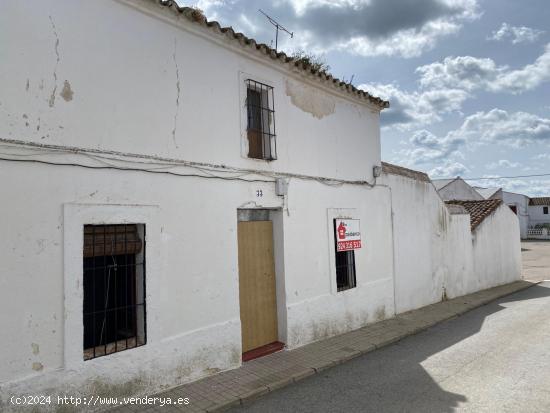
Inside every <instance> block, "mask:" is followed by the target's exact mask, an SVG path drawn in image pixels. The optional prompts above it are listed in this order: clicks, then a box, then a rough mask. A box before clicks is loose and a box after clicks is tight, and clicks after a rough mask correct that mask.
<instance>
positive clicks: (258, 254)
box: [237, 221, 278, 353]
mask: <svg viewBox="0 0 550 413" xmlns="http://www.w3.org/2000/svg"><path fill="white" fill-rule="evenodd" d="M237 232H238V241H239V293H240V306H241V335H242V342H243V353H245V352H247V351H250V350H253V349H256V348H258V347H261V346H264V345H266V344H270V343H273V342H275V341H277V340H278V331H277V295H276V291H275V262H274V258H273V224H272V222H271V221H246V222H239V223H238V228H237Z"/></svg>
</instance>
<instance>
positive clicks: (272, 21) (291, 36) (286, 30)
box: [258, 9, 294, 51]
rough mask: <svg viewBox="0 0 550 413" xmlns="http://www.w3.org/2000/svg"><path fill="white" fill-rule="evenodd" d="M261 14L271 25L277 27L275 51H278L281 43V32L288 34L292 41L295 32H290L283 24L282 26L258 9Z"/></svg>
mask: <svg viewBox="0 0 550 413" xmlns="http://www.w3.org/2000/svg"><path fill="white" fill-rule="evenodd" d="M258 11H259V12H260V13H262V14H263V15H264V16H265V17H266V18H267V20H268V21H269V23H271V24H272V25H273V26H275V51H277V46H278V43H279V30H282V31H284V32H287V33H288V34H289V35H290V38H291V39H292V38H293V37H294V32H291V31H289V30H288V29H287V28H285V27H284V26H283V25H282V24H280V23H279V22H278V21H277V20H275V19H274V18H272V17H271V16H269V15H268V14H266V13H265V12H264V11H263V10H262V9H258Z"/></svg>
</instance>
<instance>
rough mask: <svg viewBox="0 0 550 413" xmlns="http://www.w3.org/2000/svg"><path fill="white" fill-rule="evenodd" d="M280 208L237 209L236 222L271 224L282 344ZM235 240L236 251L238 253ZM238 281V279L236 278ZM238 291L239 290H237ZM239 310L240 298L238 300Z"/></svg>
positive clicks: (284, 335) (283, 292)
mask: <svg viewBox="0 0 550 413" xmlns="http://www.w3.org/2000/svg"><path fill="white" fill-rule="evenodd" d="M283 216H284V215H283V210H282V208H239V209H237V222H240V221H271V222H272V223H273V259H274V262H275V293H276V300H277V327H278V328H277V330H278V335H279V338H278V340H279V341H280V342H282V343H286V342H287V336H288V333H287V309H286V288H285V264H284V232H283ZM238 248H239V246H238V239H237V251H238ZM237 279H238V280H240V278H239V277H237ZM237 290H239V289H237ZM238 300H239V302H238V305H239V309H240V296H239V298H238Z"/></svg>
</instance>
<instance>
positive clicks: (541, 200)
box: [529, 196, 550, 205]
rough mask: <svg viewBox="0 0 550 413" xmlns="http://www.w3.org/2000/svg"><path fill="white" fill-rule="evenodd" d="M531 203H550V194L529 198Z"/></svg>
mask: <svg viewBox="0 0 550 413" xmlns="http://www.w3.org/2000/svg"><path fill="white" fill-rule="evenodd" d="M529 205H550V196H541V197H538V198H529Z"/></svg>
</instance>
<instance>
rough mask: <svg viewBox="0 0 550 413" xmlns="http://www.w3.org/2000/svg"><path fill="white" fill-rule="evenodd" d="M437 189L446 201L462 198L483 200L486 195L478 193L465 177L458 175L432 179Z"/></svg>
mask: <svg viewBox="0 0 550 413" xmlns="http://www.w3.org/2000/svg"><path fill="white" fill-rule="evenodd" d="M432 182H433V184H434V186H435V189H436V190H437V192H438V193H439V196H440V197H441V199H443V200H444V201H451V200H461V201H469V200H478V201H480V200H482V199H484V197H483V196H482V195H481V194H479V193H478V191H476V190H475V189H474V187H472V186H471V185H469V184H468V183H467V182H466V181H464V179H462V178H461V177H459V176H457V177H456V178H453V179H434V180H432Z"/></svg>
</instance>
